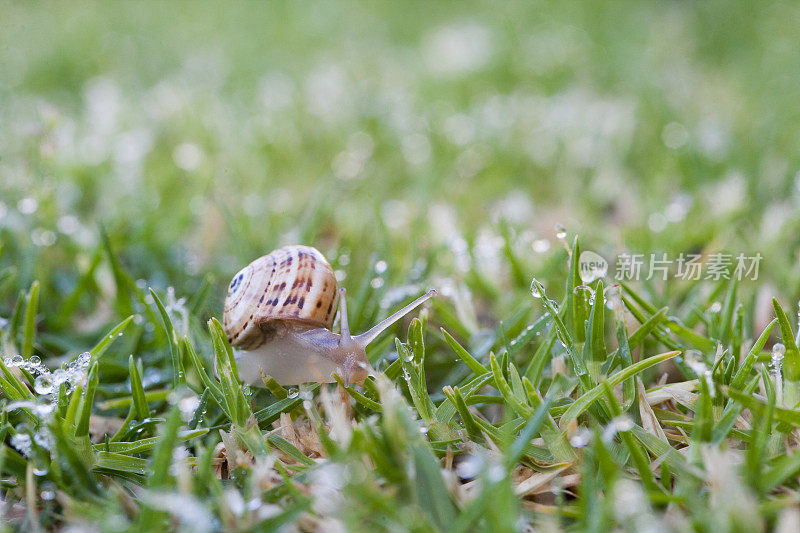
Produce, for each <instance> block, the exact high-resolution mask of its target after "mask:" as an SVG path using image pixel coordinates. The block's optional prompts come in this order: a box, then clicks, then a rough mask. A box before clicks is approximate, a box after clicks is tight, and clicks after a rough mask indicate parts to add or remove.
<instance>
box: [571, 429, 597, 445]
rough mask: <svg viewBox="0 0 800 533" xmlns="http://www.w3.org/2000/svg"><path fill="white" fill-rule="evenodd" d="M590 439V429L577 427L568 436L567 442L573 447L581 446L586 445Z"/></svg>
mask: <svg viewBox="0 0 800 533" xmlns="http://www.w3.org/2000/svg"><path fill="white" fill-rule="evenodd" d="M591 440H592V430H590V429H589V428H587V427H583V426H581V427H579V428H578V429H577V430H576V431H575V433H573V434H572V436H571V437H570V438H569V443H570V445H571V446H572V447H573V448H583V447H585V446H588V444H589V442H591Z"/></svg>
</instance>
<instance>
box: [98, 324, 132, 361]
mask: <svg viewBox="0 0 800 533" xmlns="http://www.w3.org/2000/svg"><path fill="white" fill-rule="evenodd" d="M132 320H133V315H131V316H129V317H128V318H126V319H125V320H123V321H122V322H120V323H119V324H117V325H116V326H114V327H113V328H111V331H109V332H108V333H106V334H105V335H103V338H101V339H100V340H99V341H98V342H97V344H95V346H94V348H92V349H91V350H89V353H90V354H92V361H97V360H98V359H99V358H100V356H101V355H103V354H104V353H105V352H106V350H108V348H109V346H111V343H113V342H114V341H115V340H117V338H118V337H120V336H121V335H122V332H123V331H125V328H127V327H128V324H130V323H131V321H132Z"/></svg>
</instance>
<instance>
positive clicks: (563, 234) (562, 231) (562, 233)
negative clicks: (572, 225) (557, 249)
mask: <svg viewBox="0 0 800 533" xmlns="http://www.w3.org/2000/svg"><path fill="white" fill-rule="evenodd" d="M556 237H558V239H559V240H562V241H563V240H564V239H566V238H567V228H565V227H564V226H563V225H562V224H556Z"/></svg>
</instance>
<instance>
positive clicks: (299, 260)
mask: <svg viewBox="0 0 800 533" xmlns="http://www.w3.org/2000/svg"><path fill="white" fill-rule="evenodd" d="M337 288H338V286H337V283H336V276H335V275H334V273H333V269H332V268H331V265H330V264H329V263H328V261H327V260H326V259H325V257H324V256H323V255H322V254H321V253H320V252H319V250H317V249H316V248H313V247H311V246H286V247H284V248H279V249H277V250H275V251H273V252H272V253H270V254H268V255H265V256H263V257H259V258H258V259H256V260H255V261H253V262H252V263H250V264H249V265H247V266H246V267H244V268H243V269H242V270H241V271H239V273H238V274H236V275H235V276H234V277H233V280H232V281H231V284H230V285H229V287H228V295H227V297H226V298H225V310H224V313H223V321H222V326H223V329H224V330H225V333H226V334H227V336H228V341H229V342H230V343H231V344H232V345H233V346H236V347H238V348H241V349H243V350H253V349H255V348H258V347H259V346H261V345H262V344H263V343H264V342H265V340H267V338H268V337H269V331H270V329H271V326H272V325H274V323H275V321H279V320H291V321H296V322H299V323H305V324H308V325H309V326H311V327H319V328H324V329H330V328H331V326H332V325H333V318H334V316H335V314H336V306H337V301H338V290H337Z"/></svg>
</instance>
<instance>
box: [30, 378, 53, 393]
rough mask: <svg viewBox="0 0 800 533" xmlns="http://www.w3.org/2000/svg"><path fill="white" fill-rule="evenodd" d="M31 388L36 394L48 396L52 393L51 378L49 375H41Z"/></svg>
mask: <svg viewBox="0 0 800 533" xmlns="http://www.w3.org/2000/svg"><path fill="white" fill-rule="evenodd" d="M33 388H34V390H35V391H36V392H37V393H38V394H50V393H51V392H53V388H54V384H53V377H52V376H51V375H50V374H42V375H41V376H38V377H37V378H36V379H35V380H34V382H33Z"/></svg>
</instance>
